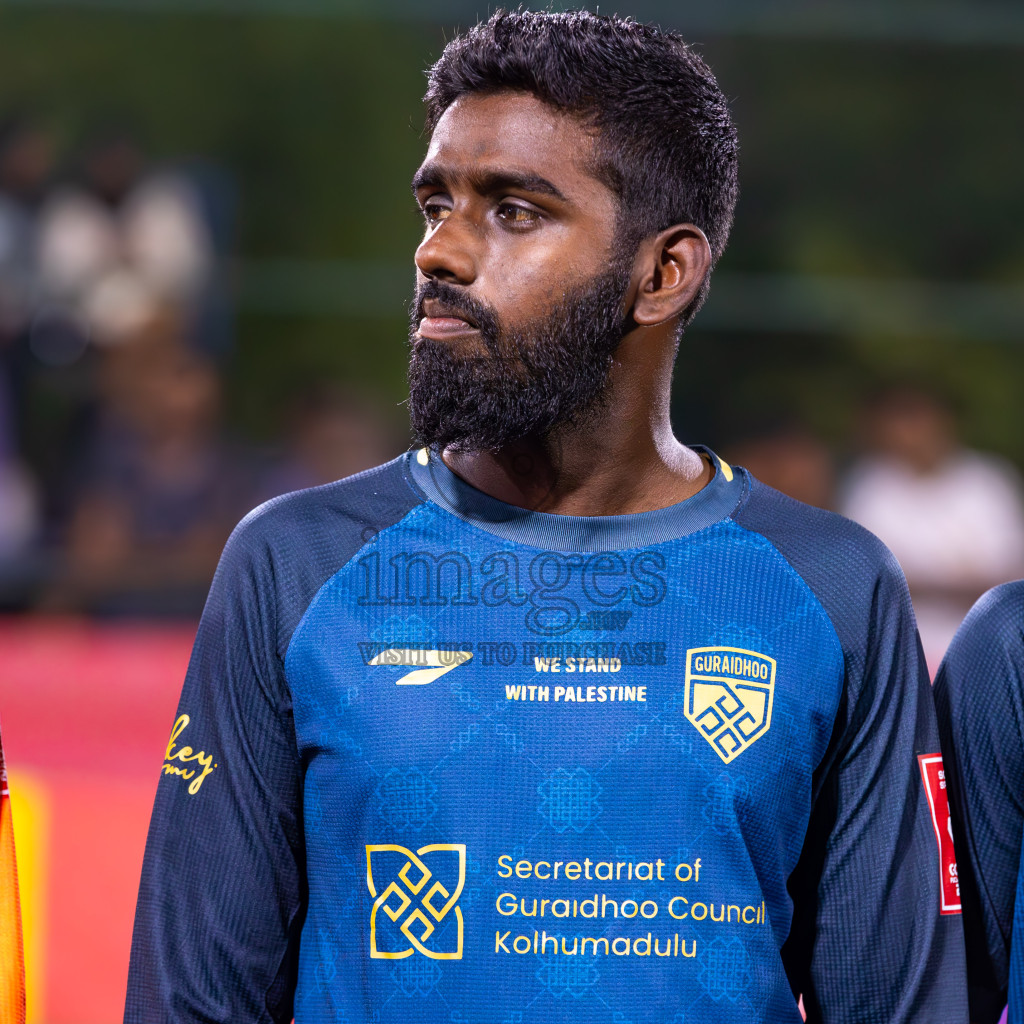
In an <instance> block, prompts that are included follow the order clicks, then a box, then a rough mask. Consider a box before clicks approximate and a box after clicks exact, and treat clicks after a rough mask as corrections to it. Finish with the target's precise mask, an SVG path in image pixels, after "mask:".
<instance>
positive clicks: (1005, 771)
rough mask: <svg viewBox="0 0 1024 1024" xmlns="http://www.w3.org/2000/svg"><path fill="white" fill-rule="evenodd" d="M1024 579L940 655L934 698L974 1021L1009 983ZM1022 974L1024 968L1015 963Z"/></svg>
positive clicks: (1020, 779) (1021, 809) (986, 601)
mask: <svg viewBox="0 0 1024 1024" xmlns="http://www.w3.org/2000/svg"><path fill="white" fill-rule="evenodd" d="M1022 673H1024V582H1017V583H1008V584H1005V585H1004V586H1001V587H996V588H995V589H994V590H990V591H989V592H988V593H987V594H986V595H985V596H984V597H982V598H981V599H980V600H979V601H978V603H977V604H976V605H975V606H974V608H972V609H971V611H970V613H969V614H968V616H967V618H966V619H965V620H964V622H963V625H962V626H961V627H960V629H959V630H958V632H957V634H956V636H955V637H954V639H953V642H952V644H951V645H950V648H949V651H948V652H947V653H946V657H945V658H944V659H943V662H942V666H941V667H940V669H939V673H938V676H937V678H936V682H935V701H936V706H937V708H938V712H939V723H940V727H941V730H942V741H943V750H944V752H945V754H946V765H947V774H948V778H949V782H950V795H951V804H952V811H953V827H954V834H955V836H956V843H957V853H958V859H959V867H960V889H961V893H962V897H963V904H964V931H965V933H966V936H967V976H968V985H969V996H970V1009H971V1020H972V1021H977V1022H979V1024H988V1022H992V1021H996V1020H998V1018H999V1015H1000V1013H1001V1012H1002V1009H1003V1007H1004V1006H1005V1005H1006V1000H1007V989H1008V986H1009V985H1010V975H1011V971H1012V968H1011V955H1012V956H1013V957H1014V959H1015V960H1016V959H1017V957H1018V956H1019V952H1020V951H1017V950H1014V951H1013V953H1011V949H1012V945H1011V943H1012V938H1013V919H1014V903H1015V900H1014V896H1015V893H1016V892H1017V887H1018V876H1019V873H1020V865H1021V835H1022V830H1024V730H1022V728H1021V723H1022V722H1024V681H1022ZM1018 971H1019V967H1018Z"/></svg>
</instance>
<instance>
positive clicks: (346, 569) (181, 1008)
mask: <svg viewBox="0 0 1024 1024" xmlns="http://www.w3.org/2000/svg"><path fill="white" fill-rule="evenodd" d="M426 101H427V112H428V113H427V127H428V130H429V132H430V143H429V147H428V150H427V154H426V158H425V160H424V162H423V164H422V165H421V167H420V168H419V170H418V171H417V172H416V174H415V177H414V180H413V190H414V193H415V196H416V200H417V203H418V204H419V207H420V209H421V210H422V214H423V218H424V221H425V231H424V237H423V241H422V243H421V244H420V246H419V248H418V250H417V252H416V267H417V294H416V298H415V300H414V303H413V315H412V330H411V344H412V355H411V368H410V410H411V417H412V424H413V428H414V430H415V432H416V434H417V438H418V443H419V445H420V447H419V448H418V450H416V451H413V452H409V453H407V454H405V455H403V456H401V457H400V458H398V459H396V460H395V461H393V462H391V463H388V464H387V465H384V466H381V467H379V468H378V469H374V470H371V471H368V472H366V473H362V474H360V475H358V476H355V477H351V478H349V479H346V480H342V481H339V482H337V483H334V484H330V485H328V486H326V487H320V488H315V489H313V490H310V491H303V492H299V493H296V494H292V495H287V496H285V497H283V498H280V499H277V500H275V501H273V502H270V503H269V504H268V505H266V506H263V507H262V508H260V509H258V510H257V511H256V512H254V513H253V514H252V515H251V516H250V517H248V518H247V519H246V520H245V521H244V522H243V524H242V525H241V526H240V527H239V528H238V530H237V531H236V532H235V534H234V536H233V538H232V540H231V541H230V542H229V544H228V547H227V550H226V552H225V554H224V557H223V560H222V563H221V566H220V569H219V570H218V573H217V576H216V579H215V581H214V584H213V590H212V592H211V596H210V600H209V603H208V605H207V609H206V612H205V614H204V616H203V621H202V624H201V626H200V630H199V635H198V638H197V640H196V648H195V653H194V655H193V659H192V663H191V666H190V668H189V673H188V678H187V680H186V682H185V687H184V692H183V695H182V700H181V705H180V708H179V711H178V717H177V719H176V721H175V724H174V728H173V730H172V735H171V740H170V742H169V744H168V747H167V750H166V760H165V764H164V773H165V774H164V777H163V778H162V780H161V782H160V786H159V791H158V797H157V805H156V809H155V811H154V816H153V823H152V826H151V831H150V837H149V843H148V846H147V852H146V863H145V868H144V873H143V879H142V887H141V891H140V896H139V906H138V915H137V923H136V931H135V938H134V943H133V951H132V966H131V976H130V979H129V991H128V1007H127V1012H126V1017H125V1019H126V1020H127V1021H129V1022H146V1024H150V1022H153V1021H176V1022H177V1021H196V1022H198V1021H204V1022H211V1021H234V1022H237V1021H280V1022H284V1021H288V1020H289V1019H290V1018H291V1015H292V1014H293V1013H294V1016H295V1020H296V1021H297V1022H300V1024H301V1022H304V1021H315V1022H326V1021H334V1022H340V1021H346V1022H370V1021H374V1022H379V1024H389V1022H402V1024H409V1022H414V1021H424V1022H426V1021H430V1022H438V1021H442V1020H445V1021H473V1022H474V1024H475V1022H506V1021H510V1022H511V1021H517V1022H521V1024H541V1022H543V1024H555V1022H570V1021H572V1022H587V1024H596V1022H605V1021H607V1022H608V1024H612V1022H614V1021H627V1020H630V1021H651V1022H670V1021H674V1022H677V1024H681V1022H684V1021H686V1022H690V1021H715V1022H732V1021H736V1022H739V1021H742V1022H744V1024H750V1022H753V1021H763V1022H772V1024H779V1022H783V1021H789V1022H793V1024H797V1022H799V1021H800V1020H801V1014H800V1011H799V1009H798V998H799V997H801V996H802V998H803V1002H804V1006H805V1008H806V1013H807V1016H808V1019H809V1020H813V1021H829V1022H850V1024H854V1022H856V1024H865V1022H868V1021H878V1022H882V1021H884V1022H886V1024H894V1022H910V1021H915V1022H921V1024H924V1022H928V1024H937V1022H945V1021H963V1020H966V1011H965V997H964V966H963V962H964V952H963V939H962V931H961V926H960V919H959V917H957V916H956V913H955V911H956V906H955V899H954V898H953V896H954V895H955V894H951V891H950V888H949V885H948V884H947V882H948V878H947V876H946V874H944V872H947V873H948V868H949V866H950V864H951V863H952V861H951V850H950V848H949V845H948V842H946V841H945V840H944V838H943V837H944V836H945V834H946V833H945V826H946V816H948V815H947V812H946V810H945V804H944V790H943V789H942V788H941V787H940V785H939V781H940V778H939V775H938V774H937V772H938V768H937V767H936V766H937V765H940V758H939V754H938V742H937V739H936V726H935V720H934V711H933V708H932V704H931V696H930V693H929V688H928V680H927V677H926V675H925V672H924V669H923V665H922V662H921V659H920V653H919V648H918V644H917V639H916V633H915V628H914V623H913V615H912V612H911V609H910V603H909V600H908V597H907V592H906V586H905V584H904V581H903V578H902V576H901V574H900V571H899V568H898V567H897V566H896V564H895V562H894V561H893V559H892V558H891V556H890V555H889V554H888V552H887V551H886V550H885V549H884V548H883V547H882V546H881V544H880V543H879V542H877V541H876V540H875V539H874V538H873V537H871V536H870V535H869V534H867V533H865V532H864V531H863V530H861V529H860V528H858V527H856V526H854V525H853V524H851V523H849V522H847V521H845V520H842V519H840V518H838V517H836V516H833V515H830V514H828V513H824V512H820V511H818V510H815V509H811V508H809V507H806V506H802V505H799V504H798V503H796V502H794V501H791V500H790V499H787V498H785V497H783V496H782V495H780V494H778V493H776V492H774V491H771V490H770V489H768V488H766V487H764V486H763V485H761V484H759V483H758V482H757V481H755V480H753V479H751V478H750V477H749V475H748V474H746V473H745V472H744V471H743V470H741V469H738V468H734V467H731V466H729V465H728V464H727V463H725V462H723V461H722V460H721V459H719V458H718V457H717V456H715V455H714V454H713V453H712V452H710V451H708V450H706V449H702V448H690V447H687V446H685V445H683V444H681V443H680V442H679V441H677V440H676V439H675V437H674V436H673V434H672V430H671V426H670V423H669V416H668V408H669V390H670V380H671V374H672V368H673V363H674V359H675V355H676V350H677V348H678V342H679V338H680V335H681V333H682V330H683V328H684V327H685V325H686V324H687V323H688V322H689V320H690V318H691V317H692V316H693V315H694V313H695V312H696V311H697V309H698V307H699V306H700V304H701V302H702V301H703V299H704V296H705V294H706V292H707V288H708V282H709V277H710V272H711V268H712V265H713V263H714V262H715V260H716V259H717V258H718V256H719V255H720V254H721V252H722V249H723V247H724V245H725V240H726V236H727V234H728V231H729V227H730V224H731V220H732V212H733V207H734V204H735V199H736V165H737V144H736V136H735V131H734V129H733V126H732V122H731V120H730V117H729V113H728V109H727V105H726V102H725V100H724V97H723V96H722V93H721V90H720V89H719V87H718V85H717V83H716V82H715V80H714V78H713V76H712V74H711V72H710V71H709V70H708V68H707V67H706V66H705V64H704V63H703V62H702V61H701V60H700V59H699V58H698V57H697V56H696V55H695V54H694V52H693V51H692V50H691V49H690V48H689V47H687V45H686V44H685V43H684V42H683V41H682V40H681V39H679V38H678V37H677V36H675V35H673V34H671V33H667V32H662V31H659V30H657V29H654V28H651V27H646V26H643V25H639V24H636V23H635V22H632V21H630V20H624V19H618V18H606V17H597V16H594V15H591V14H587V13H585V12H576V13H570V14H550V13H549V14H533V13H529V12H523V11H520V12H513V13H503V12H499V13H498V14H496V15H494V16H493V17H492V18H491V19H490V20H489V21H487V22H486V23H484V24H482V25H479V26H477V27H476V28H474V29H472V30H471V31H469V32H468V33H467V34H466V35H464V36H462V37H460V38H457V39H455V40H453V41H452V42H451V43H450V44H449V45H448V46H447V48H446V49H445V51H444V54H443V56H442V57H441V59H440V60H439V61H438V62H437V64H436V65H435V66H434V67H433V69H432V71H431V74H430V84H429V89H428V92H427V97H426ZM684 371H685V367H684ZM728 380H729V377H728V370H727V369H723V373H722V376H721V379H720V380H718V381H710V382H709V386H722V387H728ZM939 826H941V829H940V828H939ZM954 871H955V869H954ZM954 877H955V874H954Z"/></svg>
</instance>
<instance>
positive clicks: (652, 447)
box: [443, 417, 713, 516]
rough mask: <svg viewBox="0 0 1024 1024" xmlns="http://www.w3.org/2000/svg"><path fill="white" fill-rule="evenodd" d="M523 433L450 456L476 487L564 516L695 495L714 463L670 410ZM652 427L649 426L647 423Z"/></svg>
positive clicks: (632, 509) (662, 504)
mask: <svg viewBox="0 0 1024 1024" xmlns="http://www.w3.org/2000/svg"><path fill="white" fill-rule="evenodd" d="M622 427H623V424H614V425H613V424H611V423H608V422H607V419H606V418H602V421H601V422H599V423H597V424H591V425H589V426H587V427H585V428H575V429H563V430H561V431H557V432H553V433H551V434H549V435H547V436H546V437H543V438H539V437H538V438H524V439H523V440H522V441H519V442H516V443H515V444H511V445H507V446H506V447H504V448H501V449H499V450H498V451H496V452H462V451H451V450H446V451H445V453H444V456H443V457H444V461H445V463H446V465H447V466H448V467H449V469H451V470H452V471H453V472H454V473H455V474H456V475H457V476H459V477H461V478H462V479H463V480H465V481H466V482H467V483H469V484H471V485H472V486H473V487H475V488H476V489H477V490H480V491H483V492H484V493H485V494H489V495H490V496H491V497H493V498H497V499H498V500H500V501H504V502H506V503H507V504H509V505H518V506H519V507H521V508H528V509H531V510H533V511H537V512H550V513H554V514H557V515H575V516H610V515H631V514H635V513H638V512H651V511H653V510H655V509H659V508H666V507H667V506H669V505H675V504H677V503H678V502H681V501H685V500H686V499H687V498H689V497H691V496H692V495H694V494H696V493H697V491H699V490H700V489H701V488H702V487H704V486H705V484H707V483H708V481H709V480H710V479H711V476H712V474H713V470H712V468H711V466H710V465H709V464H708V463H706V462H705V461H704V460H703V459H702V458H701V457H700V455H698V454H697V453H696V452H695V451H693V450H692V449H690V448H687V447H686V446H685V445H683V444H681V443H680V442H679V441H677V440H676V439H675V437H674V436H673V435H672V431H671V429H670V428H669V427H668V423H667V417H666V421H665V422H664V424H658V429H655V430H652V429H651V427H652V424H642V425H641V424H636V425H635V426H633V425H626V427H627V429H625V430H623V429H621V428H622ZM644 428H646V429H644Z"/></svg>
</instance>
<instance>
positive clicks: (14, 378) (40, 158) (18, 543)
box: [0, 114, 53, 609]
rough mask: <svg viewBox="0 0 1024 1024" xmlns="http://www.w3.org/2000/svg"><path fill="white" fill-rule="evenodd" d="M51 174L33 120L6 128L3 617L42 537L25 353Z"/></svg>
mask: <svg viewBox="0 0 1024 1024" xmlns="http://www.w3.org/2000/svg"><path fill="white" fill-rule="evenodd" d="M52 166H53V146H52V142H51V139H50V136H49V134H48V133H47V132H46V131H45V130H44V129H43V128H42V127H41V126H40V125H39V124H37V123H36V122H35V121H34V120H33V119H32V118H31V117H29V116H28V115H25V114H12V115H9V116H8V117H7V118H5V119H3V120H0V609H3V608H8V607H11V606H17V605H19V604H20V603H22V601H23V600H24V596H25V593H26V587H28V586H30V581H31V579H32V576H33V573H34V559H33V555H32V548H33V545H34V542H35V541H36V540H37V539H38V537H39V534H40V530H41V515H42V507H41V502H40V496H39V489H38V484H37V481H36V479H35V477H34V475H33V474H32V472H31V471H30V469H29V467H28V465H27V463H26V461H25V458H24V456H23V452H22V429H21V428H22V422H23V410H22V408H21V401H22V390H23V389H22V386H21V385H22V380H21V375H22V370H23V367H24V345H25V339H26V334H27V331H28V329H29V323H30V320H31V316H32V308H33V300H34V295H35V288H36V252H35V243H36V218H37V212H38V207H39V203H40V202H41V200H42V197H43V195H44V190H45V186H46V184H47V183H48V181H49V176H50V173H51V170H52Z"/></svg>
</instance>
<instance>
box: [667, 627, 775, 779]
mask: <svg viewBox="0 0 1024 1024" xmlns="http://www.w3.org/2000/svg"><path fill="white" fill-rule="evenodd" d="M774 691H775V659H774V658H769V657H768V656H767V655H765V654H759V653H758V652H757V651H746V650H743V648H741V647H694V648H691V649H690V650H688V651H687V652H686V717H687V719H688V720H689V721H690V723H691V724H692V725H693V726H695V727H696V729H697V731H698V732H699V733H700V734H701V736H703V737H704V739H706V740H707V741H708V743H710V744H711V746H712V747H713V748H714V750H715V753H716V754H718V756H719V757H720V758H721V759H722V760H723V761H724V762H725V763H726V764H728V763H729V762H730V761H732V760H733V758H735V757H738V756H739V755H740V754H742V753H743V751H744V750H746V749H747V747H749V746H750V745H751V744H752V743H753V742H754V741H755V740H758V739H760V738H761V737H762V736H763V735H764V734H765V733H766V732H767V731H768V730H769V729H770V728H771V724H772V695H773V693H774Z"/></svg>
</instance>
